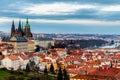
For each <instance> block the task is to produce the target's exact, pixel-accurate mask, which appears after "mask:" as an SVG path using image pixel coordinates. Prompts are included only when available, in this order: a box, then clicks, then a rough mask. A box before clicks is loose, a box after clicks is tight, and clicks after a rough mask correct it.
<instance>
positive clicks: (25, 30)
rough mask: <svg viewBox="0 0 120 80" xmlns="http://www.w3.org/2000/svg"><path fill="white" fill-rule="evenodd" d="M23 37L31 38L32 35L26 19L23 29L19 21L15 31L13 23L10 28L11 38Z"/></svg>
mask: <svg viewBox="0 0 120 80" xmlns="http://www.w3.org/2000/svg"><path fill="white" fill-rule="evenodd" d="M13 36H16V37H23V36H24V37H25V38H27V39H31V38H32V33H31V30H30V25H29V22H28V18H27V20H26V24H25V28H23V25H22V26H21V21H19V25H18V29H15V25H14V21H13V22H12V28H11V37H13Z"/></svg>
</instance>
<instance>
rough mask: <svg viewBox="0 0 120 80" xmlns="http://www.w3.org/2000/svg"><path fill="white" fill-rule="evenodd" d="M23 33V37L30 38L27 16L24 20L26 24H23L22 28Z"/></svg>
mask: <svg viewBox="0 0 120 80" xmlns="http://www.w3.org/2000/svg"><path fill="white" fill-rule="evenodd" d="M24 33H25V35H24V36H25V37H26V38H29V39H30V38H32V33H31V30H30V25H29V22H28V18H27V20H26V24H25V29H24Z"/></svg>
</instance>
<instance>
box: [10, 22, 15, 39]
mask: <svg viewBox="0 0 120 80" xmlns="http://www.w3.org/2000/svg"><path fill="white" fill-rule="evenodd" d="M14 35H15V25H14V20H13V22H12V28H11V37H12V36H14Z"/></svg>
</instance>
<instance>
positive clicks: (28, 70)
mask: <svg viewBox="0 0 120 80" xmlns="http://www.w3.org/2000/svg"><path fill="white" fill-rule="evenodd" d="M26 71H27V72H30V65H29V63H27V65H26Z"/></svg>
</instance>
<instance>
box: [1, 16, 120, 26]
mask: <svg viewBox="0 0 120 80" xmlns="http://www.w3.org/2000/svg"><path fill="white" fill-rule="evenodd" d="M12 20H13V18H6V17H2V18H0V23H3V22H12ZM19 20H21V21H22V22H25V21H26V19H24V18H14V21H15V22H17V23H18V21H19ZM29 21H30V23H31V24H32V22H33V23H39V24H41V23H55V24H78V25H81V24H83V25H108V26H109V25H110V26H111V25H120V21H100V20H87V19H85V20H82V19H81V20H80V19H72V20H47V19H29Z"/></svg>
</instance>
